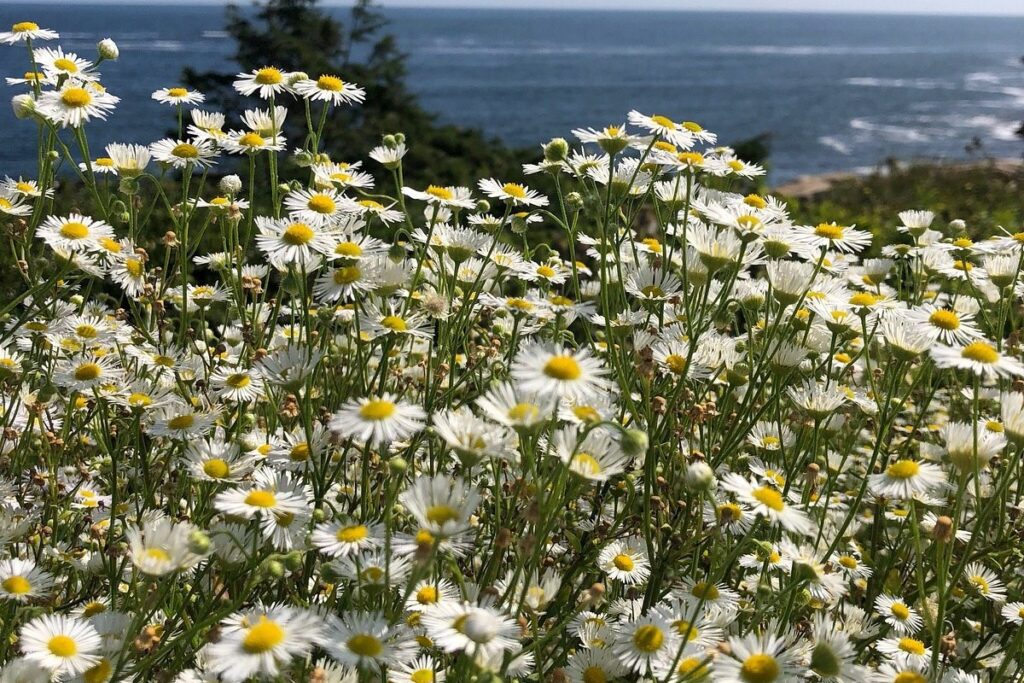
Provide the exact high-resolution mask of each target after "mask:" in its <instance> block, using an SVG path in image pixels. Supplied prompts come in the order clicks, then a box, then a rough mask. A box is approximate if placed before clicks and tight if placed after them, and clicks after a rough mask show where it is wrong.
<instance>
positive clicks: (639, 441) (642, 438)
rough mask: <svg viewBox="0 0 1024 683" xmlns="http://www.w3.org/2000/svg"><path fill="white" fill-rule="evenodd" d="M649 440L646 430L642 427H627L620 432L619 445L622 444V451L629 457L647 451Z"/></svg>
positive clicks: (634, 456)
mask: <svg viewBox="0 0 1024 683" xmlns="http://www.w3.org/2000/svg"><path fill="white" fill-rule="evenodd" d="M649 444H650V441H649V440H648V438H647V432H645V431H644V430H642V429H627V430H626V431H625V432H623V434H622V440H621V441H620V442H619V445H620V446H622V451H623V452H624V453H625V454H626V455H628V456H629V457H631V458H636V457H638V456H641V455H644V454H645V453H647V446H648V445H649Z"/></svg>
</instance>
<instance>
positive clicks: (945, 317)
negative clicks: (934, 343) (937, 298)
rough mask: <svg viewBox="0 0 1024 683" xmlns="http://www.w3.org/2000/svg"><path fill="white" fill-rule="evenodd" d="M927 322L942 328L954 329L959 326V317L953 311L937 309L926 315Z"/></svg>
mask: <svg viewBox="0 0 1024 683" xmlns="http://www.w3.org/2000/svg"><path fill="white" fill-rule="evenodd" d="M928 322H930V323H931V324H932V325H935V327H938V328H939V329H942V330H956V329H959V328H960V317H959V316H958V315H957V314H956V313H954V312H953V311H947V310H945V309H939V310H937V311H935V312H934V313H932V314H931V315H930V316H928Z"/></svg>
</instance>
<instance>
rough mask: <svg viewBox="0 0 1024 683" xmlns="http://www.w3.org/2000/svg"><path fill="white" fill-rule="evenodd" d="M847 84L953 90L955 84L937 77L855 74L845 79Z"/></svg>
mask: <svg viewBox="0 0 1024 683" xmlns="http://www.w3.org/2000/svg"><path fill="white" fill-rule="evenodd" d="M843 83H845V84H846V85H856V86H860V87H864V88H909V89H912V90H951V89H953V88H954V87H955V86H953V85H952V84H951V83H948V82H946V81H943V80H940V79H937V78H875V77H871V76H855V77H853V78H846V79H844V80H843Z"/></svg>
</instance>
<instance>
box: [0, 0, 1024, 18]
mask: <svg viewBox="0 0 1024 683" xmlns="http://www.w3.org/2000/svg"><path fill="white" fill-rule="evenodd" d="M18 1H19V0H14V2H18ZM20 1H26V0H20ZM27 1H28V2H41V3H46V4H51V5H52V4H70V3H71V2H79V1H80V0H27ZM227 1H228V0H85V2H89V3H92V2H98V3H101V4H145V3H148V2H153V3H175V2H178V3H182V4H218V5H220V4H225V3H226V2H227ZM247 1H248V0H236V2H239V3H240V4H246V3H247ZM322 1H323V3H324V4H325V5H347V4H351V0H322ZM8 2H11V0H0V6H2V5H4V4H7V3H8ZM379 2H380V4H382V5H383V6H385V7H491V8H501V9H512V8H516V7H521V8H530V9H613V10H614V9H619V10H621V9H628V10H643V9H656V10H717V11H737V12H742V11H776V12H860V13H871V14H876V13H900V14H903V13H906V14H964V15H1017V16H1024V0H628V2H624V1H623V0H379Z"/></svg>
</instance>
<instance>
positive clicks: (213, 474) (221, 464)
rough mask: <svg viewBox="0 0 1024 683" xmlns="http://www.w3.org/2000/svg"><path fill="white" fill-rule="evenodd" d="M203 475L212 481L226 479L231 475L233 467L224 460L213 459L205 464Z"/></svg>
mask: <svg viewBox="0 0 1024 683" xmlns="http://www.w3.org/2000/svg"><path fill="white" fill-rule="evenodd" d="M203 473H204V474H205V475H206V476H208V477H210V478H211V479H224V478H225V477H227V476H228V475H229V474H231V466H230V465H229V464H228V463H227V461H226V460H224V459H222V458H211V459H209V460H207V461H206V462H204V463H203Z"/></svg>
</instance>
